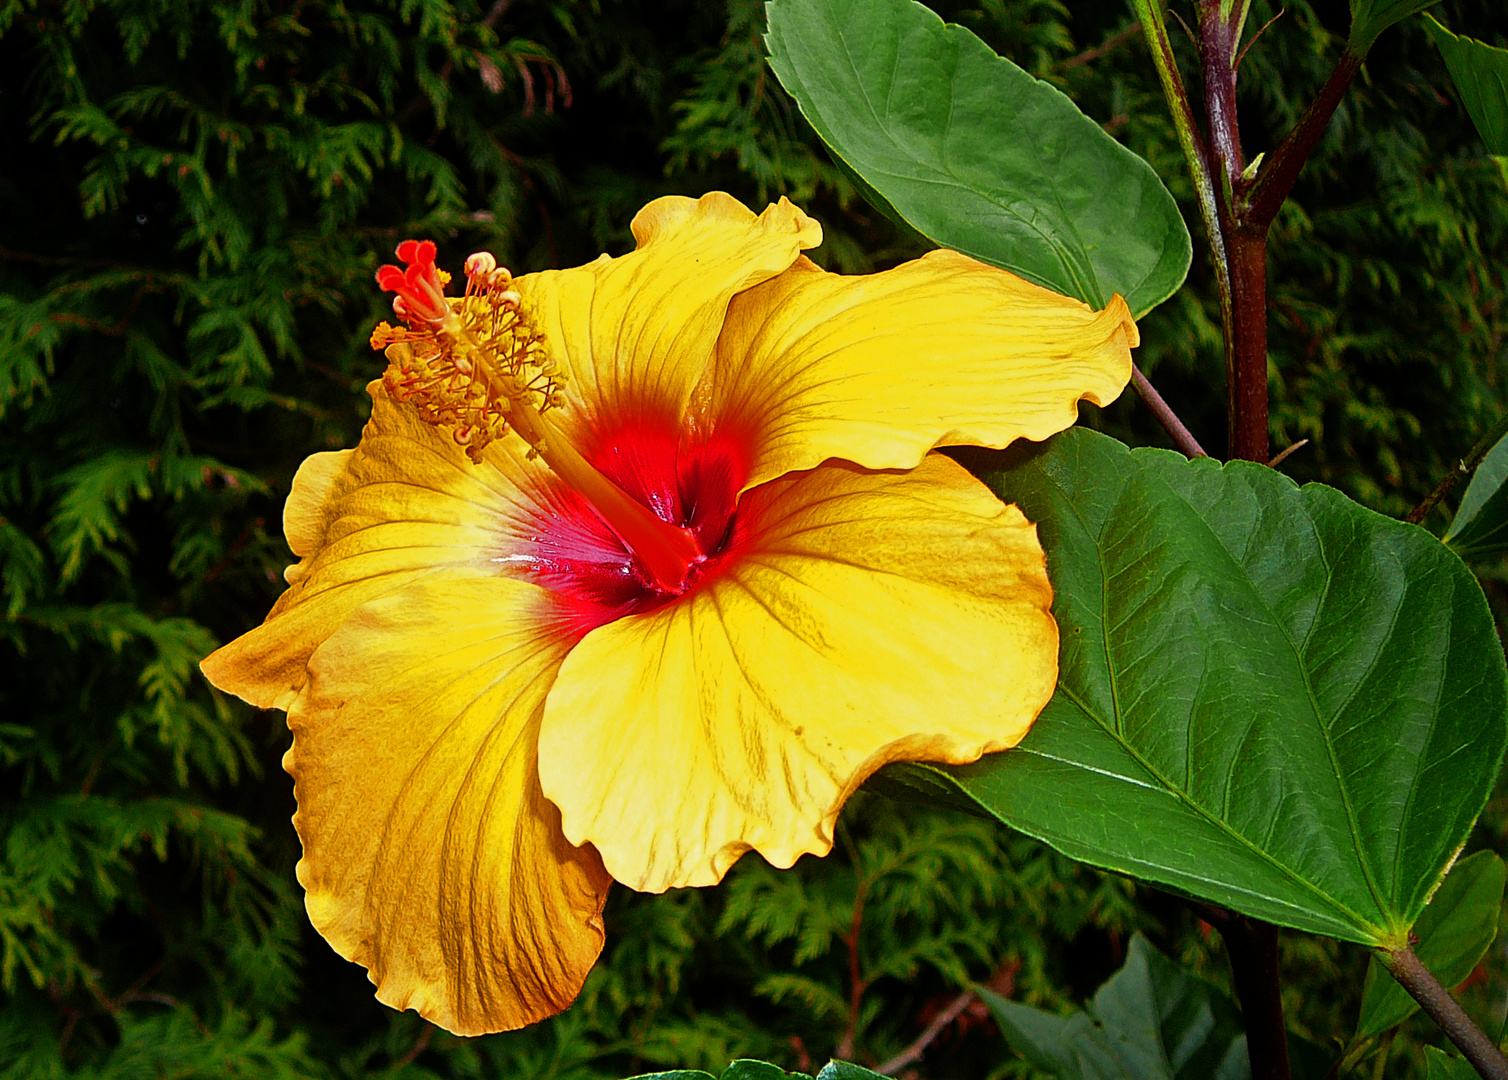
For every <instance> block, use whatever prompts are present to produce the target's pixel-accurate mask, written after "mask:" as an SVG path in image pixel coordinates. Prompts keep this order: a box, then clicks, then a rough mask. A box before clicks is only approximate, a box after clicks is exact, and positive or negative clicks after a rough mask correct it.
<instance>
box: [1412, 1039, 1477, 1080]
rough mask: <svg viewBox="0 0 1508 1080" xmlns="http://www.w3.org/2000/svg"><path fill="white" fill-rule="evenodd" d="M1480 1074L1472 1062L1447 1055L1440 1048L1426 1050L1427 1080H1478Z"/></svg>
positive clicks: (1427, 1047) (1428, 1047)
mask: <svg viewBox="0 0 1508 1080" xmlns="http://www.w3.org/2000/svg"><path fill="white" fill-rule="evenodd" d="M1479 1076H1480V1074H1479V1073H1478V1072H1477V1070H1476V1067H1475V1066H1474V1065H1472V1063H1471V1062H1469V1061H1467V1060H1466V1059H1465V1058H1463V1057H1456V1056H1455V1055H1454V1054H1447V1053H1446V1052H1445V1051H1444V1050H1441V1049H1440V1048H1439V1047H1438V1046H1426V1047H1425V1048H1424V1078H1425V1080H1478V1077H1479Z"/></svg>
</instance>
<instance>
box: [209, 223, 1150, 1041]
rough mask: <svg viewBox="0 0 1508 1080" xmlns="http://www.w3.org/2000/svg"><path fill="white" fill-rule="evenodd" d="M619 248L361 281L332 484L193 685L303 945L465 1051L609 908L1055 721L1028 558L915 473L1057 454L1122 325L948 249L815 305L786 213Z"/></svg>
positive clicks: (1096, 390)
mask: <svg viewBox="0 0 1508 1080" xmlns="http://www.w3.org/2000/svg"><path fill="white" fill-rule="evenodd" d="M633 233H634V237H635V239H636V240H637V242H638V247H637V249H636V250H635V251H633V252H631V253H629V254H627V255H624V256H622V257H619V258H608V257H607V256H603V257H602V258H600V259H598V260H597V261H596V262H594V263H591V264H589V265H587V266H583V267H578V268H576V269H571V270H562V271H545V272H543V273H538V274H531V275H528V276H525V277H520V278H517V279H514V278H512V277H511V276H510V275H509V274H508V272H507V271H506V270H502V269H499V268H498V267H497V266H496V263H495V262H494V260H493V259H492V258H491V256H486V255H477V256H473V257H472V258H471V259H470V260H468V262H467V264H466V276H467V285H466V290H465V296H463V297H455V298H448V297H446V295H445V290H446V285H447V283H448V281H449V278H448V276H447V275H445V274H443V273H442V272H441V271H438V270H437V269H436V268H435V266H434V258H435V249H434V245H433V244H429V243H427V242H425V243H418V242H415V241H408V242H406V243H405V244H403V245H402V246H401V247H400V248H399V249H398V252H399V257H400V259H401V260H403V261H404V262H405V263H406V264H407V266H406V267H405V268H403V269H400V268H398V267H394V266H390V267H384V268H383V269H382V271H381V272H380V273H379V275H378V281H379V283H380V284H381V285H382V286H383V287H384V288H387V289H389V290H392V291H395V292H396V293H397V294H398V298H397V300H396V301H395V303H394V309H395V311H396V312H397V313H398V315H399V316H400V318H401V319H402V321H403V323H404V325H403V326H400V327H397V328H393V327H389V326H387V325H386V324H383V325H382V326H380V327H379V328H378V330H377V332H376V333H375V334H374V339H373V340H374V345H375V346H377V347H381V348H384V349H385V351H386V353H387V357H388V360H389V366H388V369H387V373H386V375H385V376H384V378H383V380H382V381H380V382H375V383H373V384H372V386H371V387H370V393H371V396H372V417H371V420H370V422H369V423H368V424H367V426H366V429H365V431H364V432H363V434H362V437H361V442H360V444H359V445H358V446H357V447H356V448H355V449H354V450H340V451H334V452H330V453H322V454H315V455H314V456H313V457H311V458H309V459H308V460H307V461H306V462H304V464H303V466H302V467H301V468H300V469H299V472H298V475H297V476H296V477H295V479H294V482H293V488H292V491H291V493H290V494H289V497H288V501H287V506H286V509H285V511H284V528H285V530H286V533H287V537H288V544H289V546H290V547H291V548H292V549H293V552H294V554H295V555H297V556H298V557H299V561H298V562H297V563H296V564H294V565H293V566H291V567H289V569H288V573H287V577H288V582H289V588H288V590H287V591H286V592H285V593H284V594H283V595H282V597H281V598H280V599H279V600H278V602H277V604H276V606H275V607H274V608H273V609H272V612H271V614H269V615H268V617H267V621H266V622H265V623H264V624H263V625H262V626H260V627H258V628H256V629H254V630H252V631H251V632H250V633H247V634H245V635H244V636H242V637H240V638H238V639H237V640H235V641H233V642H231V643H230V644H229V645H227V646H225V647H224V648H222V649H220V650H219V651H218V652H216V653H215V654H213V655H212V656H210V657H209V658H208V659H206V660H205V661H204V665H203V667H204V671H205V673H206V674H207V675H208V677H209V678H210V679H211V680H212V681H213V682H214V683H215V684H216V685H217V686H220V687H222V688H224V689H226V690H229V691H232V692H234V693H236V694H239V695H240V696H242V697H244V698H245V699H246V700H248V701H250V702H251V703H253V704H255V705H258V706H261V707H264V708H279V709H285V710H287V712H288V723H289V726H290V727H291V728H292V731H293V746H292V749H290V750H289V752H288V755H287V758H286V759H285V761H284V764H285V766H286V768H287V769H288V771H289V772H290V773H291V774H292V775H293V777H294V782H295V793H296V795H297V799H298V813H297V815H296V816H295V817H294V824H295V825H296V826H297V829H298V833H299V836H300V838H301V839H302V841H303V845H304V856H303V859H302V861H301V862H300V863H299V866H298V879H299V881H300V883H301V884H302V885H303V886H304V888H305V890H306V894H307V905H308V910H309V916H310V918H311V920H312V921H313V923H314V925H315V927H316V928H317V929H318V930H319V932H320V933H321V934H323V935H324V936H325V938H326V939H327V940H328V941H329V942H330V944H331V945H332V946H334V948H335V949H336V950H337V951H338V952H339V953H340V954H341V955H342V956H345V957H347V958H349V959H351V960H354V961H356V962H357V963H360V964H363V965H365V966H366V967H368V968H369V969H370V974H371V978H372V981H373V982H374V983H375V984H376V985H377V996H378V997H379V998H380V999H381V1000H382V1001H384V1002H386V1003H388V1004H390V1005H392V1006H394V1007H395V1008H400V1009H401V1008H414V1009H417V1010H418V1011H419V1012H420V1013H421V1014H422V1015H424V1016H425V1017H427V1018H429V1019H430V1020H432V1021H434V1022H435V1023H436V1024H439V1025H441V1026H442V1027H445V1028H448V1029H449V1030H451V1031H455V1032H459V1033H463V1034H477V1033H481V1032H487V1031H496V1030H501V1029H507V1028H515V1027H519V1026H522V1025H524V1024H527V1023H530V1022H532V1021H535V1020H538V1019H540V1018H542V1017H545V1016H549V1015H551V1014H553V1013H555V1012H558V1011H559V1010H561V1009H563V1008H564V1007H565V1006H566V1005H568V1004H569V1003H570V1002H571V1001H572V1000H573V999H574V997H575V996H576V994H577V992H578V991H579V990H580V988H581V984H582V981H583V980H584V979H585V977H586V975H587V972H588V971H589V970H590V968H591V966H592V964H593V963H594V962H595V960H596V958H597V955H598V954H599V952H600V951H601V948H602V943H603V924H602V906H603V902H604V899H605V897H606V895H607V891H608V886H609V885H610V883H611V882H613V881H619V882H622V883H623V884H625V885H628V886H630V887H631V888H634V889H640V890H645V891H649V892H659V891H662V890H664V889H667V888H672V887H677V886H688V885H711V884H714V883H716V882H717V881H718V880H720V879H721V878H722V876H723V875H724V874H725V873H726V872H727V870H728V868H729V867H730V866H731V865H732V864H733V863H734V862H735V861H736V860H737V859H738V858H739V856H741V855H743V854H744V853H745V852H746V851H749V850H754V851H757V852H759V853H760V854H761V855H762V856H763V857H764V858H766V859H768V860H769V861H770V862H771V863H773V864H774V865H776V866H779V867H788V866H790V865H791V864H792V863H793V862H795V861H796V859H798V858H799V857H800V856H801V855H803V854H808V853H810V854H814V855H822V854H825V853H826V852H827V851H828V850H829V849H830V848H831V846H832V838H833V826H834V821H835V819H836V817H837V814H838V811H839V809H840V808H841V807H842V805H843V802H844V800H845V799H846V798H847V797H848V796H849V795H850V794H851V793H852V792H853V791H854V789H855V788H857V787H858V785H859V784H860V783H862V782H863V781H864V779H865V778H866V777H868V776H869V775H870V774H871V773H873V772H874V771H875V770H876V769H878V768H879V767H880V766H882V765H884V764H886V763H888V762H894V761H913V760H919V761H939V762H952V763H963V762H969V761H974V760H976V759H977V758H978V757H979V756H980V755H981V754H985V753H989V752H991V751H996V750H1003V749H1005V748H1007V747H1010V746H1013V745H1015V744H1016V743H1017V742H1018V741H1020V739H1021V738H1022V736H1023V735H1024V734H1025V733H1026V731H1027V729H1028V728H1029V727H1030V725H1031V723H1032V721H1033V719H1034V718H1035V717H1036V715H1037V713H1038V712H1039V711H1040V710H1041V708H1042V707H1043V706H1044V705H1045V704H1046V702H1047V700H1048V698H1049V697H1050V696H1051V694H1052V691H1053V686H1054V684H1055V681H1056V677H1057V650H1058V637H1057V628H1056V625H1055V624H1054V622H1053V619H1052V616H1051V614H1050V612H1049V607H1050V603H1051V598H1052V593H1051V588H1050V587H1049V585H1048V581H1047V575H1046V570H1045V565H1044V559H1043V554H1042V550H1041V548H1040V546H1039V544H1038V541H1037V537H1036V530H1035V527H1034V526H1033V525H1031V524H1030V523H1029V522H1027V521H1026V520H1025V518H1024V517H1023V516H1022V515H1021V513H1020V511H1019V510H1017V509H1016V508H1015V507H1013V506H1007V505H1004V504H1002V503H1001V502H1000V501H999V500H998V499H997V498H996V497H995V496H994V495H993V494H991V493H990V491H989V490H988V489H987V488H986V487H985V486H984V485H983V484H981V483H980V482H979V481H977V480H975V479H974V478H973V477H971V476H970V475H969V474H968V473H967V472H965V471H964V470H963V469H962V468H961V467H960V466H958V465H957V464H955V463H954V462H953V461H951V460H950V459H949V458H947V457H945V456H943V455H941V454H937V453H934V452H933V451H934V450H935V449H936V448H937V447H941V446H955V445H962V444H971V445H978V446H990V447H1003V446H1005V445H1006V444H1008V443H1010V442H1012V441H1013V440H1015V439H1018V438H1027V439H1043V438H1046V437H1047V436H1048V435H1050V434H1052V433H1053V432H1056V431H1059V430H1061V429H1062V428H1065V427H1067V426H1068V425H1070V424H1072V423H1073V422H1074V420H1075V418H1076V415H1077V404H1078V402H1079V401H1080V400H1088V401H1091V402H1094V403H1095V404H1103V403H1105V402H1107V401H1109V400H1111V399H1112V398H1114V397H1115V396H1116V395H1117V394H1119V393H1120V391H1121V390H1122V389H1123V387H1124V386H1125V384H1126V382H1127V380H1128V379H1129V377H1130V368H1131V361H1130V352H1129V349H1130V347H1131V346H1133V345H1135V344H1136V340H1137V335H1136V327H1135V324H1134V323H1133V322H1132V320H1131V316H1130V313H1129V312H1128V310H1127V308H1126V306H1125V304H1124V302H1123V301H1122V300H1121V298H1120V297H1118V296H1117V297H1115V298H1113V299H1112V301H1111V302H1110V304H1109V305H1108V306H1107V307H1106V309H1105V310H1104V311H1100V312H1096V311H1094V310H1092V309H1090V308H1089V307H1087V306H1085V305H1084V304H1082V303H1079V302H1078V301H1076V300H1070V299H1066V298H1064V297H1062V296H1058V295H1056V294H1054V293H1051V292H1048V291H1047V290H1044V289H1041V288H1038V287H1037V286H1035V285H1031V284H1029V283H1027V282H1025V281H1022V280H1021V279H1019V278H1017V277H1014V276H1013V275H1011V274H1008V273H1006V272H1004V271H1001V270H997V269H993V268H991V267H988V266H985V265H983V264H981V263H978V262H975V261H974V260H972V259H969V258H966V257H964V256H962V255H959V254H956V253H954V252H950V251H935V252H932V253H930V254H928V255H926V256H925V257H923V258H921V259H918V260H916V261H914V262H910V263H906V264H905V265H902V266H899V267H897V268H895V269H893V270H888V271H885V272H883V273H878V274H872V275H864V276H843V275H839V274H831V273H827V272H824V271H823V270H821V269H819V268H818V267H817V266H816V265H814V264H813V263H812V262H810V261H809V260H808V259H806V258H805V257H804V256H803V255H801V251H802V250H803V249H808V248H812V247H815V246H816V245H817V244H818V243H819V242H820V239H821V228H820V226H818V224H817V223H816V222H815V221H813V220H812V219H811V218H809V217H807V216H806V215H805V214H803V213H802V212H801V211H800V210H798V209H797V208H796V207H794V206H792V205H791V204H790V203H789V202H787V201H786V200H784V199H782V200H781V201H780V203H779V204H778V205H774V206H770V207H769V208H768V209H766V210H765V211H764V213H762V214H760V215H758V216H757V217H756V216H755V215H754V214H753V213H752V212H751V211H749V210H748V209H746V208H745V207H744V206H743V205H742V204H740V203H739V202H737V201H736V200H734V199H733V198H731V197H729V196H727V195H724V194H721V193H714V194H710V195H707V196H705V197H703V198H702V199H700V200H693V199H687V198H679V197H671V198H663V199H658V200H656V201H655V202H652V203H650V204H649V205H648V206H647V207H645V208H644V209H643V210H642V211H641V212H640V213H639V214H638V216H637V217H636V218H635V219H634V222H633Z"/></svg>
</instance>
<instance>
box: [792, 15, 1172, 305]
mask: <svg viewBox="0 0 1508 1080" xmlns="http://www.w3.org/2000/svg"><path fill="white" fill-rule="evenodd" d="M766 11H767V14H768V18H769V33H768V34H767V35H766V37H765V43H766V45H767V46H768V47H769V51H770V66H771V67H772V68H773V69H774V70H775V74H776V76H778V77H779V79H780V81H781V83H782V85H784V86H785V88H786V89H787V90H788V91H790V93H791V95H792V96H793V97H794V98H795V99H796V101H797V103H798V104H799V105H800V106H801V111H802V113H803V114H804V115H805V116H806V118H807V119H808V120H809V121H810V122H811V124H812V127H813V128H815V129H816V131H817V133H818V134H819V135H820V136H821V137H822V139H823V141H824V142H826V143H827V145H828V147H829V148H830V149H831V150H832V152H833V154H834V156H835V157H836V158H838V159H839V161H840V162H841V163H842V164H843V165H844V167H845V168H846V169H847V170H848V171H849V172H851V173H852V174H853V175H855V176H856V177H857V178H858V179H859V181H860V182H861V188H860V189H861V191H864V192H865V193H866V194H867V195H869V196H870V197H871V199H872V201H875V203H876V205H877V206H878V207H879V208H880V209H881V210H882V211H884V212H885V213H887V214H891V215H893V216H897V217H899V218H901V219H903V220H905V221H906V222H908V223H910V224H911V225H912V226H913V227H914V228H915V229H917V230H918V231H919V232H921V233H922V234H923V235H924V236H926V237H928V238H929V239H931V240H932V241H933V242H935V243H937V244H939V245H941V246H943V247H949V248H954V249H956V250H958V251H962V252H964V253H965V254H968V255H972V256H974V257H975V258H977V259H981V260H983V261H984V262H987V263H992V264H994V265H995V266H1001V267H1004V268H1005V269H1007V270H1011V271H1013V272H1014V273H1017V274H1020V275H1021V276H1023V277H1025V278H1028V279H1030V280H1032V281H1035V282H1038V283H1039V284H1042V285H1045V286H1047V287H1048V288H1051V289H1056V290H1057V291H1058V292H1061V293H1065V294H1067V295H1069V296H1077V297H1078V298H1079V299H1081V300H1084V301H1085V302H1087V303H1090V304H1093V305H1094V306H1095V307H1103V306H1104V305H1105V303H1106V301H1108V300H1109V299H1110V296H1111V294H1112V293H1120V294H1121V295H1122V296H1124V297H1125V298H1126V302H1127V303H1128V304H1130V306H1131V309H1132V311H1133V312H1135V313H1136V314H1137V315H1138V316H1140V315H1142V314H1143V313H1145V312H1146V311H1148V310H1150V309H1151V308H1153V307H1155V306H1156V305H1157V304H1159V303H1161V302H1162V301H1163V300H1166V299H1167V298H1168V297H1169V296H1171V295H1172V294H1173V292H1174V291H1175V290H1177V288H1178V286H1179V285H1181V284H1182V283H1183V279H1184V277H1185V276H1186V275H1187V274H1188V269H1189V261H1190V259H1191V258H1192V246H1191V244H1190V241H1189V233H1188V229H1187V228H1186V227H1185V225H1184V223H1183V218H1182V216H1181V215H1180V214H1179V212H1178V207H1177V205H1176V204H1175V203H1174V202H1173V197H1172V196H1171V195H1169V194H1168V190H1167V188H1165V187H1164V186H1163V183H1162V181H1161V180H1159V179H1158V178H1157V174H1156V173H1155V172H1153V171H1152V167H1151V166H1150V165H1148V164H1147V163H1146V162H1145V161H1143V160H1142V159H1141V158H1140V157H1138V156H1137V155H1136V154H1134V153H1132V152H1131V151H1130V150H1128V149H1126V148H1125V147H1124V146H1122V145H1121V144H1120V143H1118V142H1116V141H1115V140H1114V139H1113V138H1111V137H1110V136H1109V135H1107V134H1105V132H1104V131H1103V130H1102V129H1101V128H1100V126H1099V125H1098V124H1096V123H1095V122H1094V121H1093V120H1091V119H1089V118H1088V117H1087V116H1085V115H1084V114H1083V113H1082V112H1081V111H1080V110H1079V108H1078V107H1077V106H1076V105H1074V103H1073V102H1072V101H1070V100H1069V99H1068V98H1067V97H1065V96H1064V95H1063V94H1062V93H1060V92H1059V91H1058V90H1057V89H1055V88H1054V87H1052V86H1049V85H1048V84H1047V83H1044V82H1040V81H1038V80H1037V79H1034V78H1032V76H1030V75H1029V74H1027V73H1026V72H1025V71H1023V70H1022V69H1021V68H1019V67H1017V66H1016V65H1015V64H1012V63H1011V62H1010V61H1009V60H1005V59H1003V58H1002V57H999V56H996V55H995V53H994V51H993V50H991V49H990V47H989V46H988V45H986V44H985V43H984V42H982V41H980V40H979V39H978V38H977V37H975V36H974V35H973V34H971V33H970V32H969V31H967V30H965V29H964V28H963V27H961V26H954V25H951V24H945V23H944V22H943V21H942V20H941V19H939V18H938V17H937V16H936V15H935V14H933V13H932V12H931V11H929V10H927V9H926V8H924V7H922V6H921V5H920V4H917V3H913V2H912V0H771V3H769V4H768V5H767V8H766Z"/></svg>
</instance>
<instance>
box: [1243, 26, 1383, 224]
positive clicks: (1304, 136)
mask: <svg viewBox="0 0 1508 1080" xmlns="http://www.w3.org/2000/svg"><path fill="white" fill-rule="evenodd" d="M1363 59H1364V57H1361V56H1357V55H1356V54H1354V53H1352V52H1351V51H1350V50H1349V49H1347V50H1346V51H1345V52H1344V53H1342V54H1341V57H1340V60H1339V62H1338V63H1336V65H1335V70H1334V71H1332V72H1331V73H1330V78H1329V79H1328V80H1327V81H1326V82H1325V85H1324V88H1323V89H1322V90H1320V92H1319V96H1318V97H1316V98H1315V99H1314V100H1313V101H1311V102H1310V103H1309V107H1308V108H1307V109H1305V110H1304V115H1303V116H1301V117H1299V122H1298V123H1297V124H1296V125H1294V128H1293V130H1292V131H1290V132H1289V133H1288V135H1287V137H1286V138H1285V139H1284V140H1283V141H1282V142H1281V143H1279V144H1278V148H1277V149H1276V150H1274V151H1273V152H1272V153H1271V154H1269V155H1268V156H1267V158H1266V159H1265V160H1264V161H1263V162H1262V167H1261V169H1259V170H1258V171H1257V178H1256V182H1255V183H1253V184H1252V186H1251V190H1250V191H1248V192H1247V193H1246V199H1245V205H1244V207H1243V210H1242V215H1241V216H1242V219H1243V221H1244V223H1245V224H1246V225H1247V226H1248V227H1251V228H1254V229H1260V230H1262V231H1263V232H1266V231H1267V227H1268V226H1269V225H1271V224H1272V222H1273V219H1274V218H1276V217H1277V216H1278V210H1279V209H1280V208H1281V207H1282V205H1283V201H1284V200H1285V199H1287V198H1288V193H1289V192H1291V191H1292V190H1293V185H1294V182H1295V181H1296V180H1298V178H1299V172H1300V170H1302V169H1303V167H1304V162H1306V161H1308V160H1309V155H1310V154H1312V153H1314V148H1315V147H1316V146H1318V145H1319V141H1320V137H1321V136H1322V135H1324V133H1325V128H1327V127H1329V125H1330V118H1331V117H1332V116H1334V115H1335V110H1336V108H1337V106H1339V105H1340V101H1341V98H1343V97H1345V96H1346V90H1347V89H1348V88H1349V87H1350V85H1351V81H1352V80H1353V79H1355V78H1356V73H1357V72H1359V71H1360V70H1361V64H1362V60H1363Z"/></svg>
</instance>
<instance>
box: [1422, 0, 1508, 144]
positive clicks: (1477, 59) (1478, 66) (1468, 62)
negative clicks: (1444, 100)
mask: <svg viewBox="0 0 1508 1080" xmlns="http://www.w3.org/2000/svg"><path fill="white" fill-rule="evenodd" d="M1424 25H1425V28H1426V29H1428V30H1429V36H1430V37H1431V38H1433V39H1434V42H1435V46H1436V47H1437V48H1438V49H1439V50H1440V55H1441V56H1443V57H1445V66H1446V67H1447V68H1449V69H1450V77H1451V79H1452V81H1454V82H1455V84H1456V92H1457V93H1458V94H1460V95H1461V104H1463V105H1465V106H1466V111H1467V113H1469V114H1470V116H1471V120H1472V123H1474V124H1476V125H1477V131H1478V132H1480V133H1481V136H1482V141H1483V142H1484V143H1486V144H1487V152H1488V153H1489V154H1492V155H1494V156H1497V155H1502V154H1508V49H1498V48H1494V47H1493V46H1491V45H1488V44H1486V43H1484V42H1481V41H1477V40H1475V39H1473V38H1469V37H1458V36H1457V35H1455V34H1452V33H1451V32H1450V31H1449V30H1447V29H1445V27H1443V26H1441V25H1440V23H1439V22H1438V21H1436V19H1435V17H1434V16H1433V15H1426V16H1425V17H1424Z"/></svg>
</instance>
